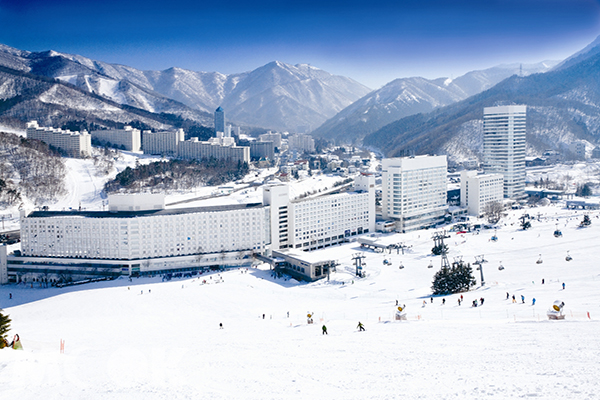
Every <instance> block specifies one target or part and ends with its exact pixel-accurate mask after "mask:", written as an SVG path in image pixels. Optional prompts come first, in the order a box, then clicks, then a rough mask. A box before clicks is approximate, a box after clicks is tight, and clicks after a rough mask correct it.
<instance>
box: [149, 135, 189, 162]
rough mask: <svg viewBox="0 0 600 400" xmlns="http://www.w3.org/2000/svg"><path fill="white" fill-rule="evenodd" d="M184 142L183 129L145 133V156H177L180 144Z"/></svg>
mask: <svg viewBox="0 0 600 400" xmlns="http://www.w3.org/2000/svg"><path fill="white" fill-rule="evenodd" d="M184 140H185V133H184V132H183V129H177V130H175V131H161V132H152V131H144V132H143V135H142V148H143V149H144V154H158V155H165V156H176V155H177V148H178V146H179V143H181V142H183V141H184Z"/></svg>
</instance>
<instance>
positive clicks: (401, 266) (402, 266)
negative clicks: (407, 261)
mask: <svg viewBox="0 0 600 400" xmlns="http://www.w3.org/2000/svg"><path fill="white" fill-rule="evenodd" d="M402 268H404V265H402V261H400V265H399V266H398V269H402Z"/></svg>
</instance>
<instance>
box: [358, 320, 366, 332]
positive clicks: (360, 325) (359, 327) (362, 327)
mask: <svg viewBox="0 0 600 400" xmlns="http://www.w3.org/2000/svg"><path fill="white" fill-rule="evenodd" d="M357 328H358V331H359V332H361V331H364V330H365V326H364V325H363V324H362V322H360V321H358V326H357Z"/></svg>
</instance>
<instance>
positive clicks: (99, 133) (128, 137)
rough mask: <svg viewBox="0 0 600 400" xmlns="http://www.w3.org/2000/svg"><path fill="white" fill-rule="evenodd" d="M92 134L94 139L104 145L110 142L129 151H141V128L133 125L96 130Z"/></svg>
mask: <svg viewBox="0 0 600 400" xmlns="http://www.w3.org/2000/svg"><path fill="white" fill-rule="evenodd" d="M90 134H91V135H92V139H94V140H97V141H98V142H99V143H100V144H102V145H105V144H108V143H110V144H111V145H114V146H117V147H120V148H123V149H124V150H128V151H140V148H141V146H142V142H141V135H140V130H139V129H135V128H132V127H131V126H125V128H124V129H101V130H95V131H92V132H91V133H90Z"/></svg>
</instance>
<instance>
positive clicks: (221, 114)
mask: <svg viewBox="0 0 600 400" xmlns="http://www.w3.org/2000/svg"><path fill="white" fill-rule="evenodd" d="M216 132H223V133H225V111H224V110H223V109H222V108H221V107H219V108H217V109H216V110H215V133H216Z"/></svg>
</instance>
